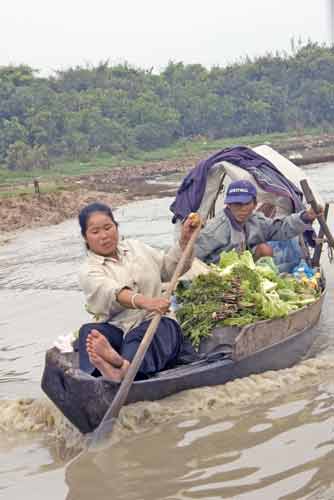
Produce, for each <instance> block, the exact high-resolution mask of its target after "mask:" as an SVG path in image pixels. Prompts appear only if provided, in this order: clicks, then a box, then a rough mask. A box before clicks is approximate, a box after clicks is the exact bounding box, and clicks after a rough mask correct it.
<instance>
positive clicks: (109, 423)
mask: <svg viewBox="0 0 334 500" xmlns="http://www.w3.org/2000/svg"><path fill="white" fill-rule="evenodd" d="M200 230H201V224H199V226H198V227H197V228H196V229H195V231H194V232H193V234H192V235H191V238H190V239H189V241H188V243H187V246H186V248H185V249H184V251H183V253H182V255H181V258H180V260H179V262H178V264H177V266H176V269H175V271H174V274H173V276H172V279H171V281H170V283H169V285H168V288H167V291H166V294H165V297H166V298H167V299H169V298H170V297H171V295H172V293H173V291H174V288H175V287H176V284H177V280H178V279H179V277H180V274H181V272H182V270H183V267H184V264H185V262H186V261H187V260H188V259H189V258H190V256H191V254H192V251H193V247H194V244H195V241H196V239H197V237H198V235H199V233H200ZM161 316H162V315H161V314H160V313H156V314H155V315H154V316H153V318H152V320H151V322H150V324H149V326H148V328H147V330H146V333H145V335H144V337H143V339H142V341H141V343H140V345H139V347H138V350H137V352H136V354H135V357H134V358H133V360H132V362H131V364H130V366H129V368H128V370H127V372H126V374H125V377H124V379H123V380H122V382H121V385H120V387H119V389H118V391H117V394H116V396H115V397H114V399H113V401H112V403H111V405H110V407H109V408H108V410H107V411H106V413H105V415H104V417H103V419H102V420H101V423H100V425H99V426H98V427H97V429H95V431H94V433H93V434H92V437H91V439H90V441H89V443H88V448H96V447H97V446H98V445H99V444H101V443H102V441H103V440H104V439H105V438H106V436H107V435H108V434H110V433H111V431H112V429H113V425H114V422H115V420H116V418H117V417H118V414H119V412H120V410H121V408H122V406H123V404H124V403H125V401H126V398H127V396H128V394H129V391H130V388H131V384H132V382H133V380H134V379H135V377H136V375H137V372H138V370H139V367H140V365H141V363H142V361H143V359H144V356H145V354H146V351H147V349H148V348H149V346H150V344H151V342H152V339H153V337H154V334H155V332H156V330H157V328H158V325H159V322H160V319H161Z"/></svg>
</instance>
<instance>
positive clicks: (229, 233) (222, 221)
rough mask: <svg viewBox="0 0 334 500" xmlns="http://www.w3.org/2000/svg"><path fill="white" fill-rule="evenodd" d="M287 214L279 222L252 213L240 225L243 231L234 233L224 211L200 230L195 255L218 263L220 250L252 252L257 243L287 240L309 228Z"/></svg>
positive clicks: (298, 216) (301, 221)
mask: <svg viewBox="0 0 334 500" xmlns="http://www.w3.org/2000/svg"><path fill="white" fill-rule="evenodd" d="M303 213H304V212H300V213H297V214H291V215H288V216H286V217H284V218H282V219H269V218H268V217H265V216H264V215H263V214H262V213H261V212H253V213H252V215H251V216H250V217H249V219H248V220H247V221H246V222H245V224H243V226H242V227H243V231H238V230H236V229H235V228H234V227H233V226H232V224H231V221H230V219H229V218H228V217H227V215H226V214H225V212H224V210H222V211H221V212H219V213H218V214H217V215H216V216H215V218H214V219H212V220H211V221H209V222H208V223H207V225H206V227H205V228H204V229H203V230H202V231H201V233H200V235H199V237H198V239H197V243H196V246H195V255H196V257H198V258H199V259H201V260H204V261H205V262H208V263H211V262H217V261H218V260H219V255H220V253H221V252H222V251H229V250H232V249H233V248H235V249H236V250H238V251H243V250H245V249H246V248H247V249H249V250H253V249H254V247H255V246H256V245H258V244H259V243H265V242H267V241H270V240H289V239H291V238H294V237H295V236H297V235H299V234H302V233H303V232H304V231H306V230H309V229H310V228H311V225H310V223H305V222H304V221H303V219H302V214H303Z"/></svg>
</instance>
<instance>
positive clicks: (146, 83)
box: [0, 42, 334, 170]
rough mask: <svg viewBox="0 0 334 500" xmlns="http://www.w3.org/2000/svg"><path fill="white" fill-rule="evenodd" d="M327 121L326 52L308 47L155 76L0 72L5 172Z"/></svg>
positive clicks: (104, 69)
mask: <svg viewBox="0 0 334 500" xmlns="http://www.w3.org/2000/svg"><path fill="white" fill-rule="evenodd" d="M333 121H334V49H333V47H331V48H329V47H325V46H320V45H318V44H316V43H312V42H308V43H307V44H305V45H300V46H298V48H297V49H295V50H294V51H293V52H292V53H291V54H287V53H276V54H266V55H264V56H261V57H257V58H254V59H250V58H245V59H244V60H242V61H241V62H237V63H234V64H231V65H229V66H226V67H218V66H215V67H212V68H211V69H207V68H205V67H203V66H202V65H200V64H188V65H186V64H184V63H182V62H170V63H169V64H168V65H167V67H166V68H164V69H163V70H162V71H161V72H160V73H159V74H155V73H154V72H153V71H152V70H144V69H139V68H134V67H131V66H130V65H128V64H122V65H113V66H112V65H109V63H108V62H102V63H100V64H98V65H97V66H96V67H91V66H87V67H81V66H77V67H72V68H69V69H66V70H61V71H56V72H55V74H53V75H52V76H50V77H47V78H43V77H41V76H39V74H38V71H35V70H34V69H33V68H31V67H29V66H26V65H19V66H2V67H0V163H1V164H3V165H6V166H7V168H9V169H12V170H15V169H22V170H29V169H31V168H33V167H39V168H50V166H51V168H52V160H53V159H54V158H58V157H67V158H76V159H78V158H79V159H80V158H86V157H89V156H90V155H91V154H96V153H99V152H107V153H111V154H122V153H126V154H128V155H131V154H135V153H136V151H138V150H144V151H147V150H153V149H156V148H160V147H164V146H169V145H171V144H172V143H173V142H175V141H177V140H180V139H185V140H186V139H188V138H191V137H194V136H198V135H203V136H206V137H208V138H209V139H219V138H222V137H233V136H242V135H249V134H260V133H271V132H286V131H289V130H296V129H303V128H308V127H320V126H321V127H331V126H333Z"/></svg>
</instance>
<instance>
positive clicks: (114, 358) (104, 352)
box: [86, 330, 124, 368]
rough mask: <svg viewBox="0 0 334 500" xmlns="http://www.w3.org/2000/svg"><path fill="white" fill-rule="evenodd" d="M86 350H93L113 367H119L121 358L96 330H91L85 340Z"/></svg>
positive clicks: (121, 362) (121, 361) (121, 363)
mask: <svg viewBox="0 0 334 500" xmlns="http://www.w3.org/2000/svg"><path fill="white" fill-rule="evenodd" d="M86 347H87V351H88V352H89V351H94V352H95V353H96V354H97V355H98V356H99V357H100V358H102V359H103V360H104V361H107V362H108V363H110V364H111V365H113V366H114V367H115V368H121V367H122V365H123V361H124V360H123V358H122V356H120V355H119V354H118V352H117V351H115V349H114V348H113V347H111V345H110V344H109V342H108V340H107V339H106V337H105V336H104V335H102V334H101V333H100V332H98V331H97V330H91V332H90V334H89V335H88V337H87V341H86Z"/></svg>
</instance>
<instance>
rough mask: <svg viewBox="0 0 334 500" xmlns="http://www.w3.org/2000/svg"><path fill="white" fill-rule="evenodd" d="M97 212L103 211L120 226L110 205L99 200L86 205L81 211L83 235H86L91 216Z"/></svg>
mask: <svg viewBox="0 0 334 500" xmlns="http://www.w3.org/2000/svg"><path fill="white" fill-rule="evenodd" d="M96 212H101V213H103V214H105V215H107V216H108V217H110V219H111V220H112V221H113V223H114V224H115V226H116V227H118V223H117V222H116V221H115V218H114V215H113V213H112V210H111V208H110V207H108V205H105V204H104V203H99V202H96V203H90V204H89V205H86V206H85V207H84V208H83V209H82V210H81V211H80V213H79V224H80V228H81V234H82V236H83V237H85V236H86V232H87V224H88V219H89V217H90V216H91V215H92V214H93V213H96Z"/></svg>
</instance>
